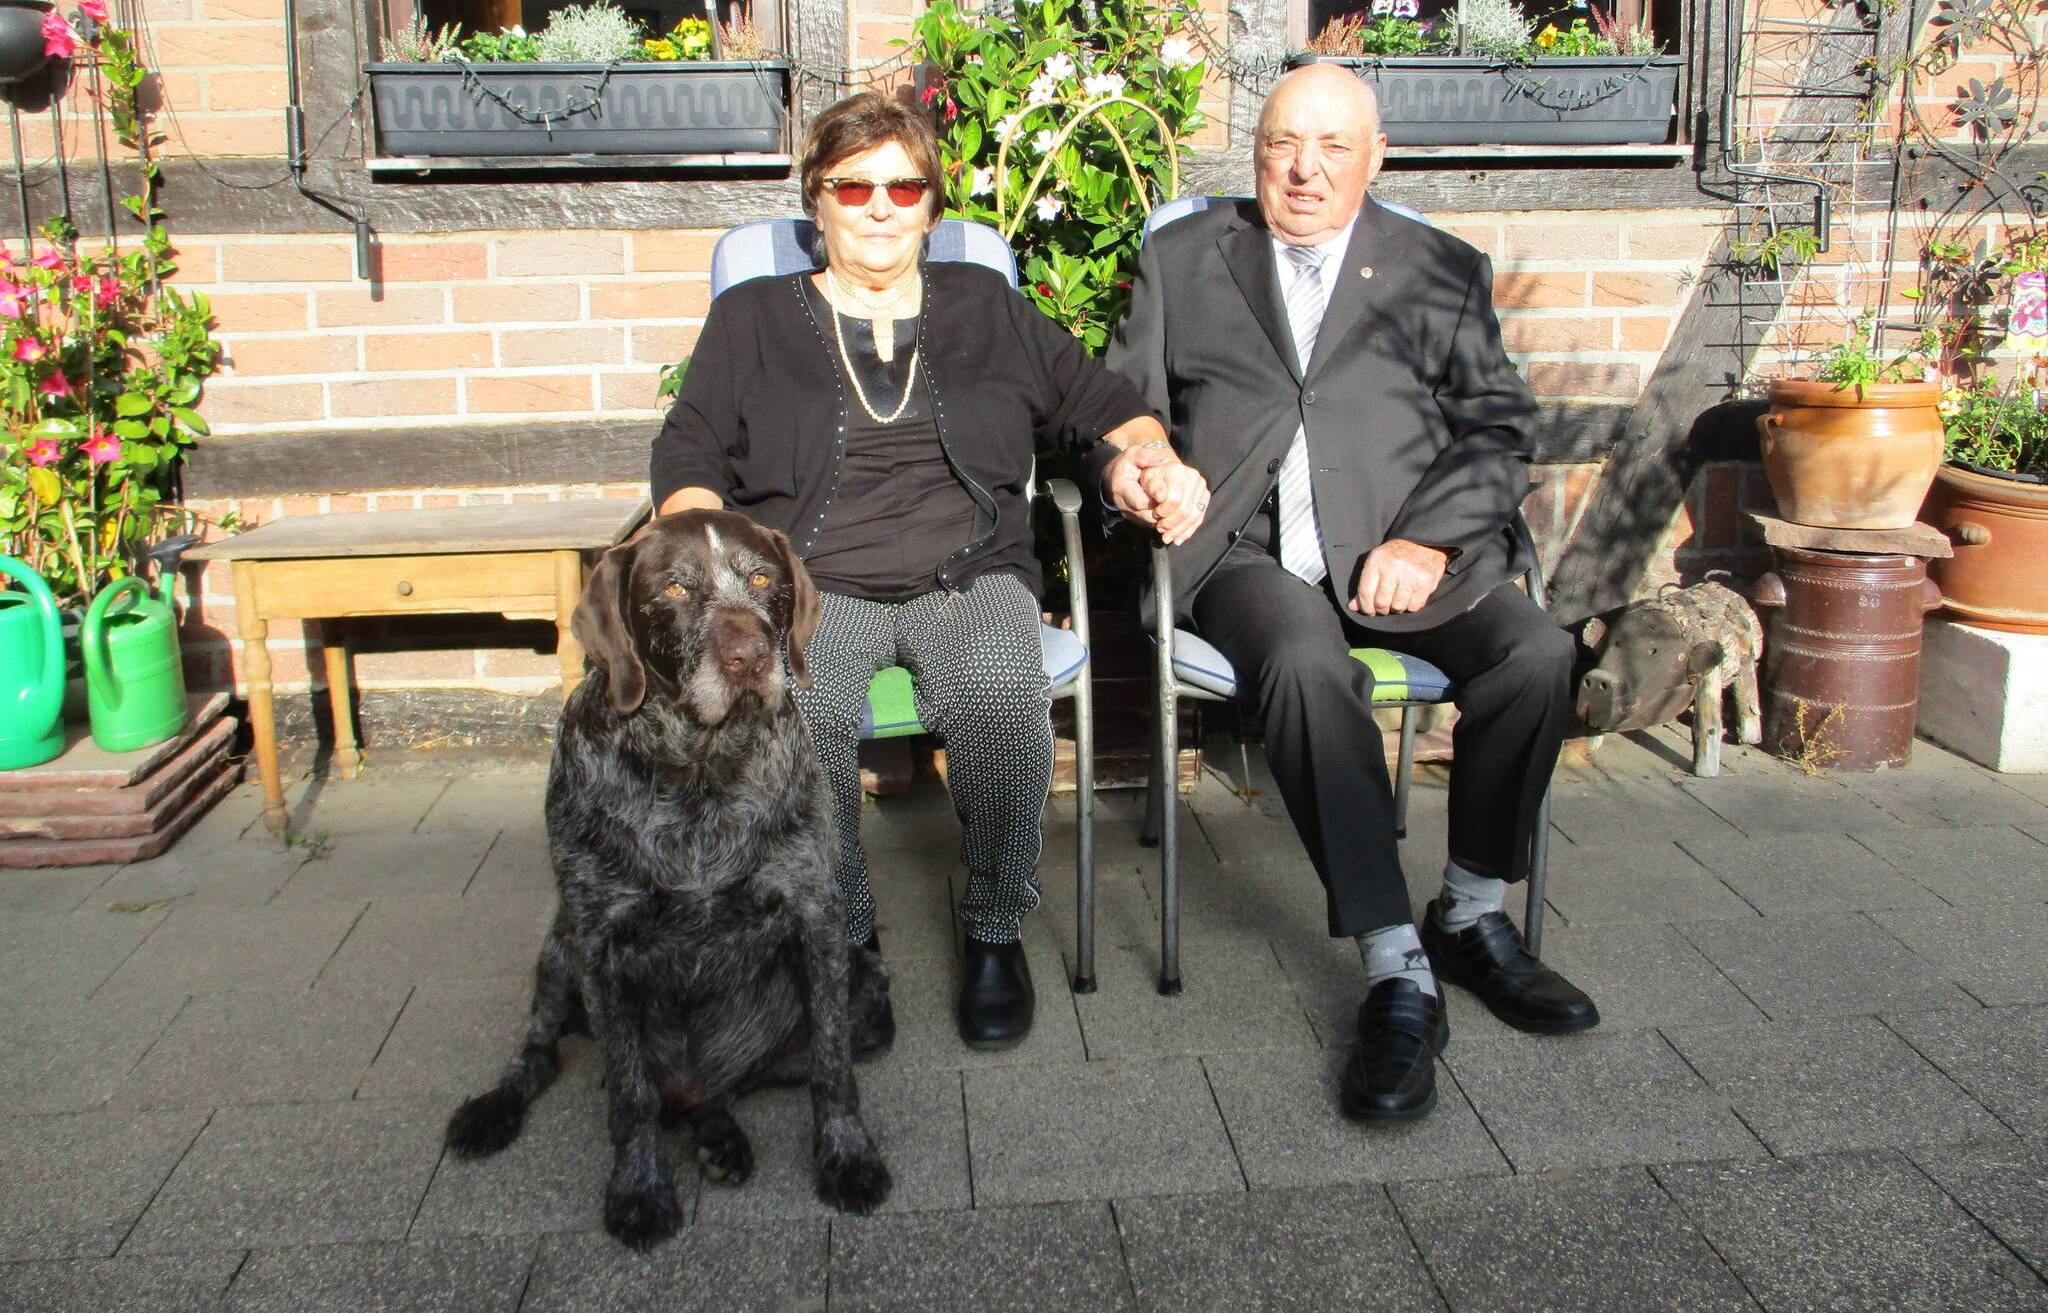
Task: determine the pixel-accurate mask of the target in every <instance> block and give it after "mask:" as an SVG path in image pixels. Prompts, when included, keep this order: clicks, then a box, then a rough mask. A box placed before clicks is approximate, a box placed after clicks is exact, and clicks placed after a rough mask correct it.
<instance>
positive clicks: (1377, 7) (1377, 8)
mask: <svg viewBox="0 0 2048 1313" xmlns="http://www.w3.org/2000/svg"><path fill="white" fill-rule="evenodd" d="M1393 12H1394V0H1372V16H1373V17H1374V18H1385V17H1386V16H1387V15H1388V14H1391V13H1393Z"/></svg>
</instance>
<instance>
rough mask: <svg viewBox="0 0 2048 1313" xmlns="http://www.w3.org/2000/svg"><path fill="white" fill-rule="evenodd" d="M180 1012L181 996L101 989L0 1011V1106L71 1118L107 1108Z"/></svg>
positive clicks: (16, 1110)
mask: <svg viewBox="0 0 2048 1313" xmlns="http://www.w3.org/2000/svg"><path fill="white" fill-rule="evenodd" d="M9 1001H10V1004H12V1003H13V1001H14V1000H13V999H12V998H11V997H10V1000H9ZM184 1006H185V996H184V995H182V994H154V993H151V994H135V993H132V992H116V991H103V992H102V993H100V994H99V995H97V996H96V997H94V998H93V999H91V1000H86V999H70V1000H65V1001H62V1002H54V1003H41V1004H34V1005H27V1004H24V1005H22V1006H19V1007H13V1006H10V1007H9V1008H6V1009H0V1108H5V1109H6V1110H7V1112H9V1113H55V1112H74V1111H77V1110H80V1109H83V1108H90V1107H94V1106H96V1105H98V1104H101V1103H104V1102H106V1101H107V1099H108V1098H110V1097H112V1095H113V1093H114V1091H115V1089H117V1088H118V1087H119V1086H120V1084H121V1080H122V1078H123V1077H125V1076H126V1075H127V1074H128V1071H129V1069H130V1068H131V1067H133V1066H134V1065H135V1063H136V1062H137V1061H138V1060H139V1059H140V1058H141V1057H142V1055H143V1054H145V1053H147V1052H148V1051H149V1047H150V1046H151V1045H152V1044H154V1043H156V1041H157V1037H158V1036H159V1035H161V1034H163V1032H164V1029H165V1028H166V1027H167V1026H169V1025H170V1024H171V1020H172V1018H174V1017H176V1016H177V1015H178V1012H179V1010H180V1009H181V1008H183V1007H184Z"/></svg>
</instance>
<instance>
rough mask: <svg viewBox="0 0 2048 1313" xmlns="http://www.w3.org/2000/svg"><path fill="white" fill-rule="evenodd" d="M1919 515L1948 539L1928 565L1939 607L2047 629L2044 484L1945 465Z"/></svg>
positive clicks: (1970, 617) (2007, 625)
mask: <svg viewBox="0 0 2048 1313" xmlns="http://www.w3.org/2000/svg"><path fill="white" fill-rule="evenodd" d="M1924 518H1925V519H1926V520H1927V522H1928V523H1929V524H1931V525H1933V526H1934V527H1935V528H1937V529H1939V530H1941V531H1942V532H1943V533H1945V534H1947V535H1948V538H1949V541H1950V542H1952V543H1954V544H1955V555H1954V556H1952V557H1950V558H1949V559H1947V560H1945V561H1934V562H1931V563H1930V564H1929V565H1928V573H1929V574H1930V575H1932V576H1933V578H1934V581H1935V582H1936V583H1938V584H1940V585H1941V593H1942V598H1943V609H1944V610H1946V611H1947V612H1948V613H1949V614H1950V615H1951V616H1953V617H1954V618H1955V619H1957V620H1960V621H1962V622H1963V623H1964V624H1968V625H1981V626H1983V627H1984V628H1986V629H2005V630H2010V631H2012V632H2014V633H2021V634H2048V569H2044V568H2043V564H2042V563H2043V562H2044V561H2048V484H2043V483H2035V482H2032V481H2031V480H2027V479H2016V478H2012V477H2010V476H2007V475H2000V474H1994V473H1991V472H1989V471H1985V470H1978V469H1974V468H1967V467H1964V466H1961V465H1944V466H1942V467H1941V469H1940V470H1939V471H1937V472H1936V474H1935V476H1934V487H1933V489H1932V490H1931V491H1930V492H1929V493H1928V494H1927V507H1926V514H1925V517H1924Z"/></svg>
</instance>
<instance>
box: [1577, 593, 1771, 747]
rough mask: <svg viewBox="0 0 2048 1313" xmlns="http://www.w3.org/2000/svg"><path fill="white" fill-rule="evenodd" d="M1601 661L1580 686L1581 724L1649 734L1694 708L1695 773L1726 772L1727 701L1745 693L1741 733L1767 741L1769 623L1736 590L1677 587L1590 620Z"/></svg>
mask: <svg viewBox="0 0 2048 1313" xmlns="http://www.w3.org/2000/svg"><path fill="white" fill-rule="evenodd" d="M1583 638H1584V641H1585V643H1586V645H1587V646H1588V647H1591V648H1594V649H1595V650H1596V652H1597V654H1598V662H1597V664H1596V665H1595V666H1594V667H1593V669H1591V670H1589V671H1587V672H1586V673H1585V675H1584V676H1583V677H1582V678H1581V679H1580V680H1579V718H1580V719H1581V720H1583V721H1585V722H1586V724H1587V725H1588V726H1590V727H1591V728H1593V729H1596V730H1601V731H1613V730H1628V729H1647V728H1648V727H1650V726H1651V725H1657V724H1662V723H1663V722H1664V721H1667V720H1670V719H1672V718H1673V717H1674V716H1676V715H1677V714H1678V713H1679V712H1680V711H1683V710H1684V709H1685V708H1686V707H1687V706H1688V705H1690V706H1691V707H1692V771H1693V774H1695V775H1719V774H1720V773H1721V699H1722V696H1723V695H1724V693H1726V692H1727V691H1729V690H1733V692H1734V694H1735V728H1736V735H1737V737H1738V738H1740V739H1741V741H1742V742H1744V743H1759V742H1761V741H1762V740H1763V715H1762V710H1761V707H1760V705H1759V702H1758V697H1757V686H1756V671H1757V662H1758V660H1759V658H1761V656H1762V655H1763V646H1764V633H1763V626H1762V625H1760V624H1759V623H1757V618H1756V612H1755V611H1753V610H1751V609H1750V605H1749V603H1748V602H1747V601H1746V600H1744V599H1743V596H1742V595H1741V594H1740V593H1738V592H1736V591H1735V590H1734V589H1732V588H1729V587H1727V586H1725V585H1723V584H1718V583H1712V582H1708V583H1700V584H1694V585H1693V586H1692V587H1690V588H1674V589H1667V590H1666V591H1665V592H1664V594H1663V595H1662V596H1659V597H1657V598H1654V599H1652V600H1650V601H1644V602H1634V603H1631V604H1630V605H1628V606H1625V607H1623V608H1621V610H1619V611H1617V612H1613V613H1611V614H1610V615H1608V616H1605V617H1600V616H1596V617H1594V618H1593V619H1591V620H1589V621H1587V622H1586V629H1585V632H1584V634H1583Z"/></svg>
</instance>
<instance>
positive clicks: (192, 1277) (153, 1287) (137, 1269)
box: [0, 1250, 243, 1313]
mask: <svg viewBox="0 0 2048 1313" xmlns="http://www.w3.org/2000/svg"><path fill="white" fill-rule="evenodd" d="M242 1258H243V1255H242V1254H241V1253H240V1252H239V1251H234V1250H230V1251H224V1252H219V1253H211V1254H177V1255H172V1256H166V1257H150V1258H130V1257H127V1256H123V1257H121V1258H110V1259H80V1260H74V1261H70V1262H60V1263H0V1308H5V1309H21V1310H24V1313H43V1310H46V1309H47V1310H53V1311H54V1310H64V1311H65V1313H69V1311H70V1310H73V1309H77V1310H80V1311H81V1313H83V1311H84V1310H90V1311H91V1313H215V1310H217V1309H218V1308H219V1307H220V1296H221V1292H222V1291H224V1290H226V1289H227V1286H228V1282H229V1281H230V1280H231V1279H233V1277H234V1275H235V1270H236V1269H237V1268H239V1267H240V1266H241V1265H242Z"/></svg>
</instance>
